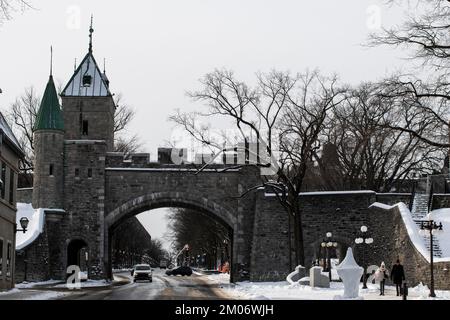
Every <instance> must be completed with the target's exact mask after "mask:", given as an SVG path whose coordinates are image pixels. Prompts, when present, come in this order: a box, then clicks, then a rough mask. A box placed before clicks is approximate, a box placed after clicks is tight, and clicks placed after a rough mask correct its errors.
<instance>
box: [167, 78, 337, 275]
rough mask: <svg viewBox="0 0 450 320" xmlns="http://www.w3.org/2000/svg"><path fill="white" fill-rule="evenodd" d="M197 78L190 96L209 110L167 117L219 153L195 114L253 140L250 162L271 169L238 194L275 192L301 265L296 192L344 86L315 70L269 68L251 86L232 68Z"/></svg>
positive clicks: (218, 146) (300, 226)
mask: <svg viewBox="0 0 450 320" xmlns="http://www.w3.org/2000/svg"><path fill="white" fill-rule="evenodd" d="M201 82H202V84H203V89H202V90H201V91H197V92H193V93H190V94H189V96H190V97H191V98H193V99H194V100H195V101H201V102H204V103H206V105H207V106H208V111H207V112H206V113H194V114H180V113H177V114H176V115H174V116H172V117H171V120H172V121H174V122H175V123H177V124H179V125H180V126H182V127H183V128H185V129H186V130H187V132H188V133H189V134H191V135H192V136H193V137H194V138H195V139H197V140H198V141H200V142H202V143H203V144H205V145H208V146H210V147H212V148H217V149H218V151H219V152H220V151H223V143H221V142H220V141H214V140H212V139H210V137H211V134H209V132H208V131H209V129H210V128H211V126H201V125H198V123H197V122H198V119H199V117H207V118H211V117H219V118H223V119H227V120H230V121H231V122H230V123H231V124H232V125H233V126H234V127H235V128H236V129H237V132H239V133H240V136H241V139H242V140H241V141H245V142H254V143H256V144H257V146H258V147H257V155H258V156H257V157H256V161H253V162H250V161H249V164H250V165H255V166H258V167H271V168H272V169H273V170H274V174H273V175H268V176H263V175H262V176H261V184H258V185H255V186H254V187H251V188H249V189H248V190H246V191H245V192H244V193H242V194H240V195H239V197H244V196H246V195H247V194H248V193H250V192H252V191H254V190H256V189H258V188H260V187H265V188H268V189H269V190H270V191H272V192H274V193H275V194H276V196H277V199H278V200H279V202H280V204H281V205H282V206H283V207H284V208H285V209H286V212H287V213H288V217H289V221H290V219H291V217H292V218H293V220H294V223H293V225H294V227H293V229H294V249H295V263H296V264H297V265H298V264H304V262H305V261H304V253H303V251H304V249H303V233H302V219H301V212H300V206H299V192H300V189H301V187H302V183H303V178H304V176H305V172H306V168H307V166H308V162H309V160H310V159H311V158H312V154H313V150H315V149H316V148H317V142H318V139H319V136H320V133H321V131H322V129H323V126H324V123H325V121H326V119H327V115H328V113H329V111H330V110H332V109H333V107H334V106H335V105H336V104H339V103H340V96H341V95H342V92H343V90H342V89H340V88H337V79H336V78H335V77H332V78H326V77H322V76H321V75H320V74H319V73H318V72H317V71H314V72H307V73H305V74H303V75H295V76H291V75H290V74H289V73H287V72H277V71H272V72H270V73H267V74H258V75H257V84H256V86H255V88H250V87H249V86H248V85H246V84H245V83H243V82H240V81H238V80H236V79H235V77H234V75H233V73H232V72H231V71H226V70H216V71H214V72H213V73H210V74H207V75H206V76H205V77H204V78H203V79H202V81H201ZM227 142H229V141H227ZM232 142H234V141H232ZM228 145H230V143H228ZM277 146H279V149H278V148H277ZM221 148H222V149H221ZM259 149H261V150H259ZM247 151H249V152H250V150H247ZM275 154H279V159H277V160H276V161H274V160H273V159H274V157H275ZM290 225H291V223H290ZM289 230H290V228H289ZM290 238H291V237H290V236H289V239H290ZM291 268H292V263H291Z"/></svg>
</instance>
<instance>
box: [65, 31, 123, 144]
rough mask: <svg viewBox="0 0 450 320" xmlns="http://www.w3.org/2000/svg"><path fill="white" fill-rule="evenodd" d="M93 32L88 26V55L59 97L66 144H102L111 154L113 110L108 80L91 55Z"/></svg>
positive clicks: (113, 105)
mask: <svg viewBox="0 0 450 320" xmlns="http://www.w3.org/2000/svg"><path fill="white" fill-rule="evenodd" d="M93 32H94V30H93V29H92V25H91V28H90V36H89V37H90V42H89V51H88V53H87V54H86V56H85V57H84V59H83V60H82V62H81V64H80V65H79V66H78V68H77V69H76V70H75V72H74V74H73V76H72V77H71V78H70V80H69V83H68V84H67V85H66V87H65V88H64V90H63V92H62V94H61V97H62V105H63V108H64V123H65V132H66V140H90V141H104V142H105V143H106V146H107V150H108V151H112V150H113V148H114V113H115V109H116V107H115V104H114V100H113V97H112V94H111V92H110V91H109V80H108V78H107V77H106V74H105V73H104V72H101V71H100V69H99V67H98V65H97V62H96V61H95V59H94V56H93V53H92V33H93Z"/></svg>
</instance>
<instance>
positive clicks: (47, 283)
mask: <svg viewBox="0 0 450 320" xmlns="http://www.w3.org/2000/svg"><path fill="white" fill-rule="evenodd" d="M58 283H61V280H49V281H42V282H22V283H18V284H16V288H17V289H31V288H34V287H46V286H49V287H50V286H53V285H55V284H58Z"/></svg>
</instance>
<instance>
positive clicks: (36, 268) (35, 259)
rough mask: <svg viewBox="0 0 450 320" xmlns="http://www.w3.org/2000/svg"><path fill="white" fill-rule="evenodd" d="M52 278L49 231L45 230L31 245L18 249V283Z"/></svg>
mask: <svg viewBox="0 0 450 320" xmlns="http://www.w3.org/2000/svg"><path fill="white" fill-rule="evenodd" d="M49 279H50V273H49V249H48V241H47V232H46V231H44V232H43V233H42V234H41V235H40V236H39V237H38V238H37V239H36V240H35V241H34V242H33V243H32V244H31V245H29V246H28V247H26V248H25V249H23V250H18V251H16V273H15V280H16V283H21V282H24V281H28V282H40V281H45V280H49Z"/></svg>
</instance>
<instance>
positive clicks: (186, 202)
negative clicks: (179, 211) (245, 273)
mask: <svg viewBox="0 0 450 320" xmlns="http://www.w3.org/2000/svg"><path fill="white" fill-rule="evenodd" d="M170 207H175V208H188V209H195V210H197V211H199V212H200V213H203V214H206V215H208V216H211V217H212V218H213V219H216V220H218V221H220V222H221V223H222V224H224V225H225V226H226V227H227V228H229V229H230V231H231V235H232V237H231V238H232V243H231V252H232V253H231V264H230V265H231V271H230V281H231V282H233V281H234V279H235V277H236V269H237V268H235V267H233V261H237V256H238V252H237V246H236V241H235V240H236V237H237V235H238V232H237V229H238V219H237V215H233V214H232V213H231V212H230V211H229V210H228V209H225V208H223V207H222V206H221V205H219V204H217V203H216V202H214V201H211V200H209V199H207V198H205V197H194V196H192V194H190V193H184V192H156V193H150V194H147V195H143V196H139V197H136V198H134V199H132V200H129V201H127V202H125V203H124V204H122V205H120V206H119V207H117V208H116V209H114V210H113V211H112V212H110V213H109V214H108V215H106V217H105V224H104V225H105V229H104V244H105V248H104V265H105V269H106V274H107V275H108V278H112V261H111V235H112V231H113V229H114V228H115V227H116V226H118V225H120V223H121V222H123V221H124V220H126V219H128V218H130V217H132V216H135V215H138V214H140V213H142V212H146V211H149V210H152V209H158V208H170Z"/></svg>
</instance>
